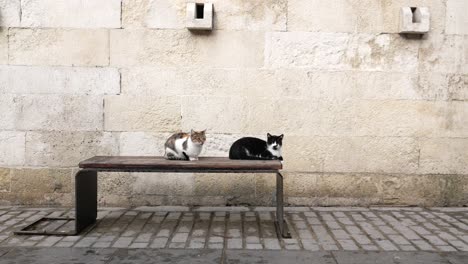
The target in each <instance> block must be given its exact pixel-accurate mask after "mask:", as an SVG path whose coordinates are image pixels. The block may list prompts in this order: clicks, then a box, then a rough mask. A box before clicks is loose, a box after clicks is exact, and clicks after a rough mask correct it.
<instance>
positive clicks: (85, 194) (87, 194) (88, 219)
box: [75, 170, 97, 234]
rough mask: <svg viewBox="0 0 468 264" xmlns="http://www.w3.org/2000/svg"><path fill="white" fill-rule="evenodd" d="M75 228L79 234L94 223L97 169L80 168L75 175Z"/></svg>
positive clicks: (95, 215)
mask: <svg viewBox="0 0 468 264" xmlns="http://www.w3.org/2000/svg"><path fill="white" fill-rule="evenodd" d="M75 210H76V211H75V214H76V215H75V218H76V223H75V230H76V234H79V233H80V232H81V231H83V229H85V228H86V227H88V226H90V225H92V224H94V223H96V218H97V171H92V170H80V171H78V173H76V175H75Z"/></svg>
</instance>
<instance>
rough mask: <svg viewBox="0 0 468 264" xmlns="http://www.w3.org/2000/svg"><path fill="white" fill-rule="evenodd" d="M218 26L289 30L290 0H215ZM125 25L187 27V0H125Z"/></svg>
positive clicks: (135, 26)
mask: <svg viewBox="0 0 468 264" xmlns="http://www.w3.org/2000/svg"><path fill="white" fill-rule="evenodd" d="M211 3H213V7H214V14H215V15H214V21H213V25H214V29H215V30H274V31H277V30H285V29H286V17H287V12H286V11H287V10H286V9H287V1H285V0H281V1H272V0H268V1H262V2H251V1H225V0H221V1H219V0H215V1H211ZM122 18H123V27H124V28H138V27H147V28H160V29H163V28H164V29H182V28H185V19H186V1H184V0H175V1H170V0H144V1H136V0H125V1H123V13H122Z"/></svg>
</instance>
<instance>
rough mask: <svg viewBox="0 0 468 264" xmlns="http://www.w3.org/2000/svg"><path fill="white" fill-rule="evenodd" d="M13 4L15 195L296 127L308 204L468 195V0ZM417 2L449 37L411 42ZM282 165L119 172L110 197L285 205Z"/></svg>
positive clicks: (11, 179)
mask: <svg viewBox="0 0 468 264" xmlns="http://www.w3.org/2000/svg"><path fill="white" fill-rule="evenodd" d="M185 2H186V0H102V1H96V0H67V1H60V0H0V27H1V28H0V113H1V114H0V203H1V204H44V205H57V204H61V205H70V204H72V201H73V174H74V172H76V170H77V168H76V166H77V163H78V162H79V161H80V160H82V159H85V158H88V157H91V156H94V155H161V154H163V148H162V146H163V143H164V140H165V139H166V138H167V137H168V135H170V133H171V132H173V131H177V130H189V129H191V128H194V129H205V128H207V129H208V143H207V145H206V147H205V150H204V152H203V154H204V155H214V156H226V155H227V152H228V149H229V146H230V144H231V143H232V142H233V141H234V140H235V139H236V138H239V137H241V136H244V135H252V136H259V137H263V138H264V137H265V136H266V133H267V132H271V133H274V134H279V133H284V134H285V139H284V158H285V173H284V174H285V195H286V198H285V199H286V201H287V202H288V203H289V204H292V205H368V204H400V205H401V204H402V205H428V206H430V205H464V204H468V20H467V18H468V16H467V14H466V10H468V1H466V0H396V1H395V0H327V1H323V0H262V1H251V0H214V1H213V3H214V10H215V17H214V31H213V32H211V33H210V34H207V33H204V34H195V33H191V32H190V31H188V30H187V29H186V28H185ZM403 6H427V7H429V9H430V12H431V30H430V32H429V33H428V34H426V35H425V36H424V37H422V38H411V37H407V36H404V35H400V34H398V23H399V10H400V8H401V7H403ZM274 186H275V179H274V177H273V175H271V176H270V175H253V174H238V175H216V174H174V175H170V176H169V175H166V174H163V175H158V174H131V173H120V174H117V173H114V174H105V175H103V176H102V177H101V178H100V185H99V188H100V197H99V201H100V203H101V204H102V205H119V206H129V205H147V204H151V205H159V204H184V205H185V204H190V205H197V204H203V205H225V204H250V205H271V204H273V202H274V192H275V190H274Z"/></svg>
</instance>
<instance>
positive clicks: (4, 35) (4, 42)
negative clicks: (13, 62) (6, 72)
mask: <svg viewBox="0 0 468 264" xmlns="http://www.w3.org/2000/svg"><path fill="white" fill-rule="evenodd" d="M0 64H8V29H7V28H2V27H0Z"/></svg>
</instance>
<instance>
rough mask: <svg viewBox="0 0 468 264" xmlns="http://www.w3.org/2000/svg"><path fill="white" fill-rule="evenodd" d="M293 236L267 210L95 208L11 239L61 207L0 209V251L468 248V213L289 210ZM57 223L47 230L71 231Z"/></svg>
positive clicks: (412, 209)
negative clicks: (88, 223)
mask: <svg viewBox="0 0 468 264" xmlns="http://www.w3.org/2000/svg"><path fill="white" fill-rule="evenodd" d="M285 211H286V213H285V214H286V220H287V222H288V225H289V227H290V231H291V233H292V238H291V239H278V238H277V236H276V232H275V226H274V222H273V221H274V217H275V208H273V207H256V208H247V207H198V208H189V207H177V206H175V207H174V206H171V207H169V206H157V207H137V208H132V209H124V208H100V210H99V214H98V218H99V220H98V223H97V225H96V226H95V228H93V229H91V230H88V231H87V232H85V233H84V234H82V235H79V236H65V237H63V236H16V235H14V234H13V231H14V230H16V229H18V228H21V227H23V226H25V225H27V224H29V223H32V222H33V221H35V220H37V219H38V218H40V217H42V216H50V217H54V216H64V215H68V216H72V215H73V211H72V210H70V209H63V208H26V207H0V251H1V248H5V249H6V248H18V247H35V248H36V247H54V248H94V249H96V250H98V249H104V248H108V249H119V248H123V249H144V248H148V249H248V250H260V249H267V250H303V251H434V252H438V253H444V252H455V251H468V208H430V209H424V208H417V207H409V208H395V207H378V208H377V207H371V208H356V207H343V208H339V207H288V208H285ZM63 223H64V222H60V221H55V222H52V223H49V224H48V225H47V226H45V227H41V228H46V229H48V230H52V229H57V230H62V229H70V228H72V225H73V224H74V223H73V222H70V223H68V224H66V225H63Z"/></svg>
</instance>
